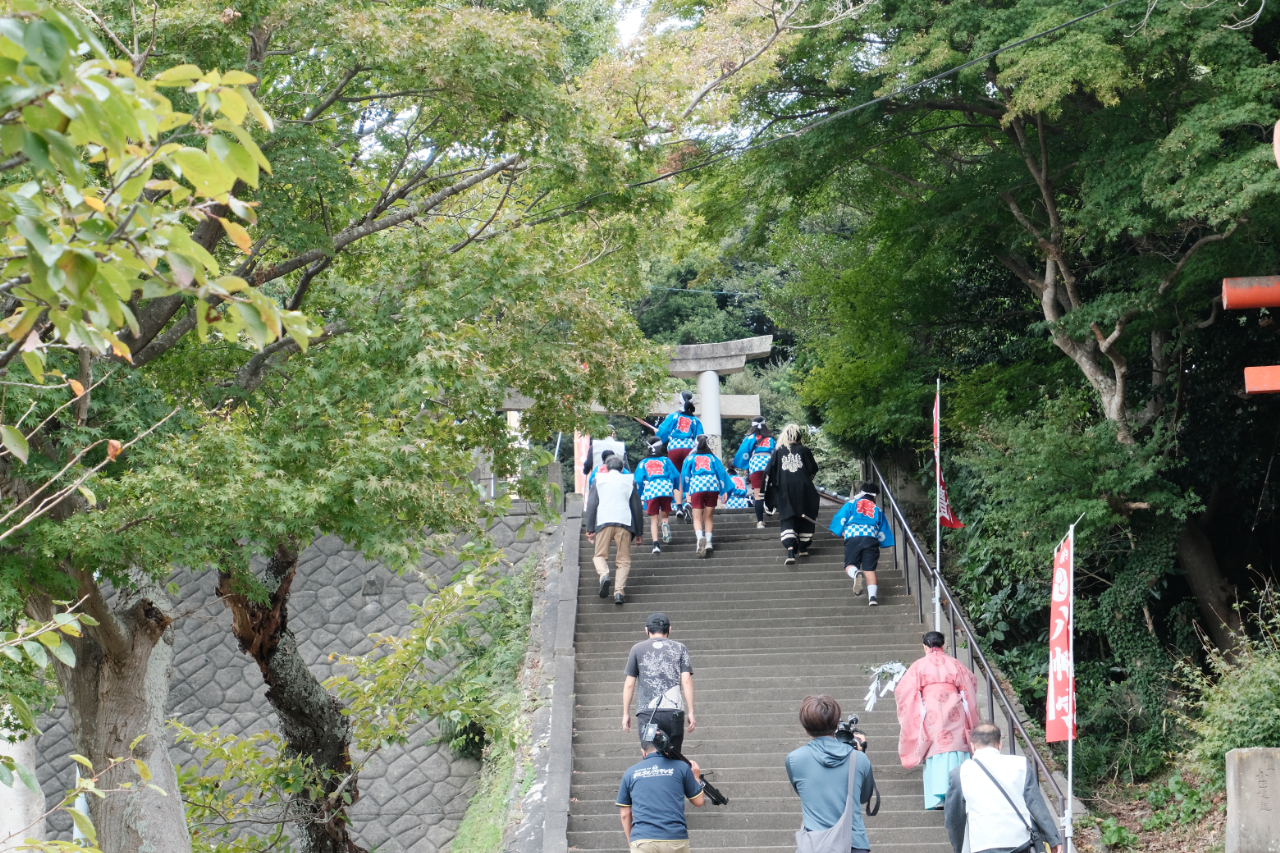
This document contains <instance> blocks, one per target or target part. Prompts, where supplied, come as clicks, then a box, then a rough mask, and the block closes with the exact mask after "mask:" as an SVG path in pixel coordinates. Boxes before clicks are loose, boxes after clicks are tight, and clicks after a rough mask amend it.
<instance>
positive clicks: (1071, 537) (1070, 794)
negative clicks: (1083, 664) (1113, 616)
mask: <svg viewBox="0 0 1280 853" xmlns="http://www.w3.org/2000/svg"><path fill="white" fill-rule="evenodd" d="M1067 540H1068V541H1069V542H1070V543H1071V568H1070V587H1069V592H1068V595H1069V600H1070V602H1071V624H1070V625H1069V626H1068V628H1069V629H1070V632H1071V633H1070V634H1068V635H1067V642H1068V648H1069V649H1070V658H1071V717H1070V726H1071V729H1070V731H1071V736H1070V737H1069V738H1067V802H1066V807H1065V808H1064V809H1063V810H1062V841H1063V844H1064V850H1065V853H1075V841H1074V839H1073V838H1072V830H1073V827H1072V816H1071V804H1072V802H1073V801H1074V799H1075V789H1074V788H1073V787H1072V786H1073V784H1074V782H1075V778H1074V775H1073V772H1074V770H1075V767H1074V761H1073V760H1074V758H1075V756H1074V755H1073V754H1072V753H1073V750H1072V745H1073V744H1075V740H1076V526H1075V525H1074V524H1073V525H1071V529H1070V530H1069V531H1067Z"/></svg>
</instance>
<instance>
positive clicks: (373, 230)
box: [262, 154, 520, 283]
mask: <svg viewBox="0 0 1280 853" xmlns="http://www.w3.org/2000/svg"><path fill="white" fill-rule="evenodd" d="M519 162H520V155H519V154H512V155H511V156H509V157H504V158H502V159H501V160H499V161H497V162H496V163H494V164H493V165H491V166H489V167H488V168H486V169H484V170H482V171H480V172H477V173H476V174H474V175H472V176H470V177H468V178H466V179H464V180H461V181H458V182H457V183H456V184H453V185H452V186H449V187H445V188H444V189H442V190H440V191H439V192H435V193H432V194H431V195H429V196H427V197H426V198H423V199H421V200H420V201H417V202H415V203H413V204H408V205H405V206H404V207H401V208H399V209H398V210H396V211H395V212H394V213H392V214H390V215H389V216H384V217H382V218H381V219H375V220H374V221H373V222H368V223H362V224H360V225H356V226H353V227H351V228H345V229H343V230H342V231H340V232H338V234H337V236H336V237H334V238H333V254H334V255H336V254H337V253H338V252H340V251H342V250H343V249H345V248H346V247H347V246H350V245H351V244H352V243H354V242H356V241H357V240H362V239H364V238H365V237H368V236H369V235H371V234H377V233H378V232H379V231H385V230H386V229H388V228H392V227H394V226H396V225H401V224H403V223H405V222H408V221H409V220H410V219H416V218H417V217H419V216H421V215H422V214H424V213H426V212H427V211H429V210H432V209H433V208H435V207H438V206H439V205H440V204H442V203H443V202H445V201H447V200H448V199H450V198H452V197H453V196H455V195H458V194H459V193H463V192H466V191H467V190H469V189H471V188H472V187H474V186H475V185H476V184H479V183H482V182H483V181H486V180H488V179H489V178H492V177H493V176H494V175H496V174H498V173H499V172H502V171H505V170H507V169H510V168H511V167H513V166H515V165H516V164H518V163H519ZM323 257H325V252H324V250H322V249H311V250H309V251H306V252H303V253H302V254H301V255H298V256H296V257H294V258H292V259H290V260H288V261H285V262H283V263H280V264H276V265H275V266H273V267H271V268H270V269H268V270H265V271H264V272H263V273H262V281H263V283H266V282H268V281H274V280H275V279H277V278H280V277H281V276H283V275H288V274H289V273H291V272H293V271H294V270H298V269H301V268H303V267H305V266H307V265H308V264H312V263H315V262H316V261H318V260H320V259H321V258H323Z"/></svg>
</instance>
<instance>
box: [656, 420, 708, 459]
mask: <svg viewBox="0 0 1280 853" xmlns="http://www.w3.org/2000/svg"><path fill="white" fill-rule="evenodd" d="M700 435H702V421H700V420H698V419H697V418H695V417H694V416H693V415H686V414H685V413H683V412H672V413H671V414H669V415H667V418H666V420H664V421H663V422H662V425H661V426H659V427H658V438H660V439H662V440H663V441H664V442H666V444H667V449H668V450H692V449H693V448H695V447H697V446H698V436H700Z"/></svg>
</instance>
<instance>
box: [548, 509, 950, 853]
mask: <svg viewBox="0 0 1280 853" xmlns="http://www.w3.org/2000/svg"><path fill="white" fill-rule="evenodd" d="M832 512H834V508H824V518H829V517H830V514H831V513H832ZM716 521H717V523H716V529H715V542H716V547H715V550H714V552H713V554H712V556H710V557H708V558H706V559H702V558H699V557H697V556H696V554H695V553H694V550H693V543H694V536H693V529H692V527H689V526H686V525H684V524H673V525H672V529H673V532H674V534H675V537H676V541H675V542H673V543H671V544H670V545H668V546H664V549H663V551H662V553H660V554H652V553H650V552H649V549H648V548H641V549H638V550H637V551H636V552H635V553H633V555H632V566H631V573H630V576H629V578H628V581H627V591H626V592H627V603H626V604H625V605H624V606H622V607H618V606H616V605H614V604H613V603H612V596H610V598H608V599H601V598H599V597H598V596H597V595H596V594H595V593H596V589H597V585H598V583H597V579H596V574H595V570H594V566H593V565H592V561H591V551H590V547H589V545H587V543H585V541H584V542H583V543H582V550H581V551H580V554H581V558H580V563H579V564H580V573H581V576H580V581H579V604H578V618H577V623H576V625H575V651H576V656H577V668H576V669H577V671H576V676H575V679H576V680H575V692H576V696H575V699H574V703H575V709H574V747H573V754H574V763H573V777H572V779H573V781H572V785H571V798H572V802H571V803H570V827H569V843H570V846H571V848H573V849H578V850H619V851H621V850H624V849H625V847H626V845H625V840H624V838H623V835H622V832H621V826H620V823H619V821H618V814H617V807H616V806H615V805H614V799H615V797H616V794H617V789H618V780H619V778H620V777H621V774H622V772H623V771H624V770H625V769H626V768H627V767H630V766H631V765H632V764H634V763H635V762H636V761H637V760H639V758H640V750H639V744H638V739H637V735H636V731H635V728H634V726H635V723H634V722H633V724H632V725H633V729H632V731H631V732H624V731H622V729H621V725H620V718H621V711H622V708H621V698H622V697H621V688H622V683H623V678H624V676H623V672H622V670H623V668H624V666H625V664H626V656H627V653H628V652H629V651H630V649H631V647H632V646H633V645H634V644H635V643H637V642H640V641H641V640H643V639H644V636H645V632H644V624H643V622H644V618H645V617H646V616H647V615H648V614H649V613H651V612H654V611H657V610H661V611H663V612H665V613H667V615H668V616H669V617H670V618H671V621H672V624H673V628H674V630H673V631H672V639H675V640H678V641H680V642H682V643H685V644H686V645H687V646H688V647H689V651H690V656H691V658H692V662H693V668H694V684H695V695H696V710H697V717H698V721H699V724H698V728H697V729H696V730H695V731H693V732H691V733H687V734H686V735H685V740H684V751H685V753H686V754H687V755H689V756H690V757H692V758H695V759H697V760H698V762H699V764H700V765H702V767H703V768H704V769H707V770H709V771H710V772H709V774H708V778H709V779H710V780H711V781H712V782H714V784H715V785H716V786H717V787H719V788H720V789H721V790H722V791H723V792H724V793H725V795H726V796H728V797H729V799H730V802H729V805H728V806H726V807H724V808H716V807H714V806H711V805H709V804H708V805H707V806H705V807H704V808H702V809H693V808H690V809H688V810H687V811H688V815H689V826H690V834H691V843H692V847H693V848H694V849H696V851H697V853H708V851H716V853H729V851H731V850H732V851H733V853H743V851H759V853H794V850H795V830H796V828H797V827H798V826H799V823H800V803H799V799H798V797H796V795H795V793H794V792H793V791H792V789H791V786H790V783H789V782H788V780H787V775H786V769H785V765H784V762H785V759H786V754H787V753H788V752H789V751H790V750H791V749H792V748H794V747H795V746H798V745H800V744H802V743H804V742H805V735H804V732H803V731H802V730H801V727H800V725H799V721H798V719H797V713H798V709H799V704H800V700H801V699H802V698H803V697H804V696H805V695H807V694H809V693H817V692H823V693H829V694H831V695H833V696H835V697H836V699H837V700H838V701H840V702H841V704H842V708H843V709H844V713H845V714H848V713H849V712H850V711H856V712H857V713H858V714H859V716H860V717H861V722H860V723H859V728H861V729H862V730H863V731H864V732H866V733H867V735H868V737H869V738H870V741H871V749H870V750H869V751H868V756H869V757H870V758H871V760H872V764H873V766H874V767H875V770H876V782H877V785H878V787H879V790H880V795H881V797H882V803H881V808H880V812H879V814H878V815H877V816H876V817H874V818H872V817H864V820H865V822H866V826H867V831H868V835H869V837H870V839H871V843H872V847H873V849H874V850H875V851H876V853H944V851H945V853H950V845H949V844H948V843H947V840H946V834H945V831H944V830H943V827H942V814H941V813H940V812H927V811H925V810H924V809H923V808H922V805H923V803H922V800H923V791H922V785H921V772H920V770H919V768H916V769H914V770H910V771H908V770H903V769H902V767H901V765H900V764H899V763H898V758H897V742H898V734H899V727H898V723H897V718H896V715H895V711H894V702H893V697H892V695H890V696H886V697H882V698H880V700H879V702H878V704H877V706H876V710H875V711H873V712H864V711H863V710H862V708H863V706H864V705H865V696H866V691H867V687H868V686H869V684H870V682H871V676H870V674H869V672H868V671H867V670H868V669H869V668H870V667H873V666H876V665H879V664H882V663H886V662H888V661H893V660H897V661H901V662H902V663H904V664H910V663H911V662H913V661H915V660H916V659H918V658H919V657H920V656H921V650H920V635H921V633H922V631H923V630H924V626H923V625H921V624H920V622H919V618H918V613H919V604H918V603H917V601H916V599H915V598H914V597H912V596H911V595H908V594H907V585H906V578H905V577H904V576H903V568H904V567H901V566H898V565H895V562H894V554H893V552H892V551H891V550H884V551H882V553H881V560H880V566H879V571H880V576H879V593H878V599H879V602H880V606H879V607H877V608H869V607H867V605H866V597H865V596H854V595H853V592H852V589H851V583H850V581H849V579H848V577H846V576H845V574H844V572H843V562H844V561H843V548H842V544H841V542H840V541H839V540H838V539H835V538H834V537H832V536H830V535H829V534H828V533H826V532H825V529H824V528H825V524H823V523H822V520H820V524H819V528H820V529H819V532H818V533H817V539H815V542H814V543H813V545H812V546H811V549H810V550H811V556H810V557H808V558H807V559H801V560H798V561H797V562H796V563H795V564H794V565H791V566H787V565H785V564H784V562H783V560H784V559H785V551H784V550H783V549H782V547H781V545H780V544H779V542H778V538H777V537H778V528H777V523H776V520H774V521H773V522H772V523H771V524H769V526H768V527H766V529H764V530H757V529H755V519H754V515H753V514H752V513H751V512H749V511H748V512H742V513H721V514H717V517H716ZM647 538H648V537H647V531H646V539H647ZM610 562H611V564H612V559H611V560H610ZM911 580H912V582H913V585H914V581H915V577H914V574H913V575H912V577H911Z"/></svg>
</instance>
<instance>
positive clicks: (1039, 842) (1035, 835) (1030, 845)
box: [973, 758, 1049, 853]
mask: <svg viewBox="0 0 1280 853" xmlns="http://www.w3.org/2000/svg"><path fill="white" fill-rule="evenodd" d="M973 761H974V763H975V764H977V765H978V766H979V767H982V772H983V773H986V774H987V778H988V779H990V780H991V784H992V785H995V786H996V789H997V790H998V791H999V792H1000V793H1002V794H1004V798H1005V800H1007V801H1008V803H1009V806H1010V807H1011V808H1012V809H1013V813H1014V814H1016V815H1017V816H1018V820H1020V821H1022V825H1023V826H1025V827H1026V828H1027V834H1028V835H1030V836H1031V838H1030V839H1028V841H1027V843H1026V844H1024V845H1022V846H1021V847H1016V848H1014V850H1013V853H1040V851H1042V850H1047V849H1049V842H1048V841H1046V840H1045V837H1044V836H1043V835H1041V834H1040V830H1038V829H1036V827H1035V825H1034V824H1030V823H1027V819H1026V818H1025V817H1023V816H1022V811H1021V810H1020V809H1019V808H1018V807H1017V805H1015V804H1014V802H1013V797H1010V796H1009V792H1008V791H1006V790H1005V789H1004V786H1003V785H1001V784H1000V783H999V782H997V781H996V777H994V776H992V775H991V771H990V770H988V769H987V768H986V767H984V766H983V764H982V762H981V761H978V759H976V758H975V759H973ZM1029 769H1030V768H1028V770H1029ZM1028 811H1030V807H1028Z"/></svg>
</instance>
